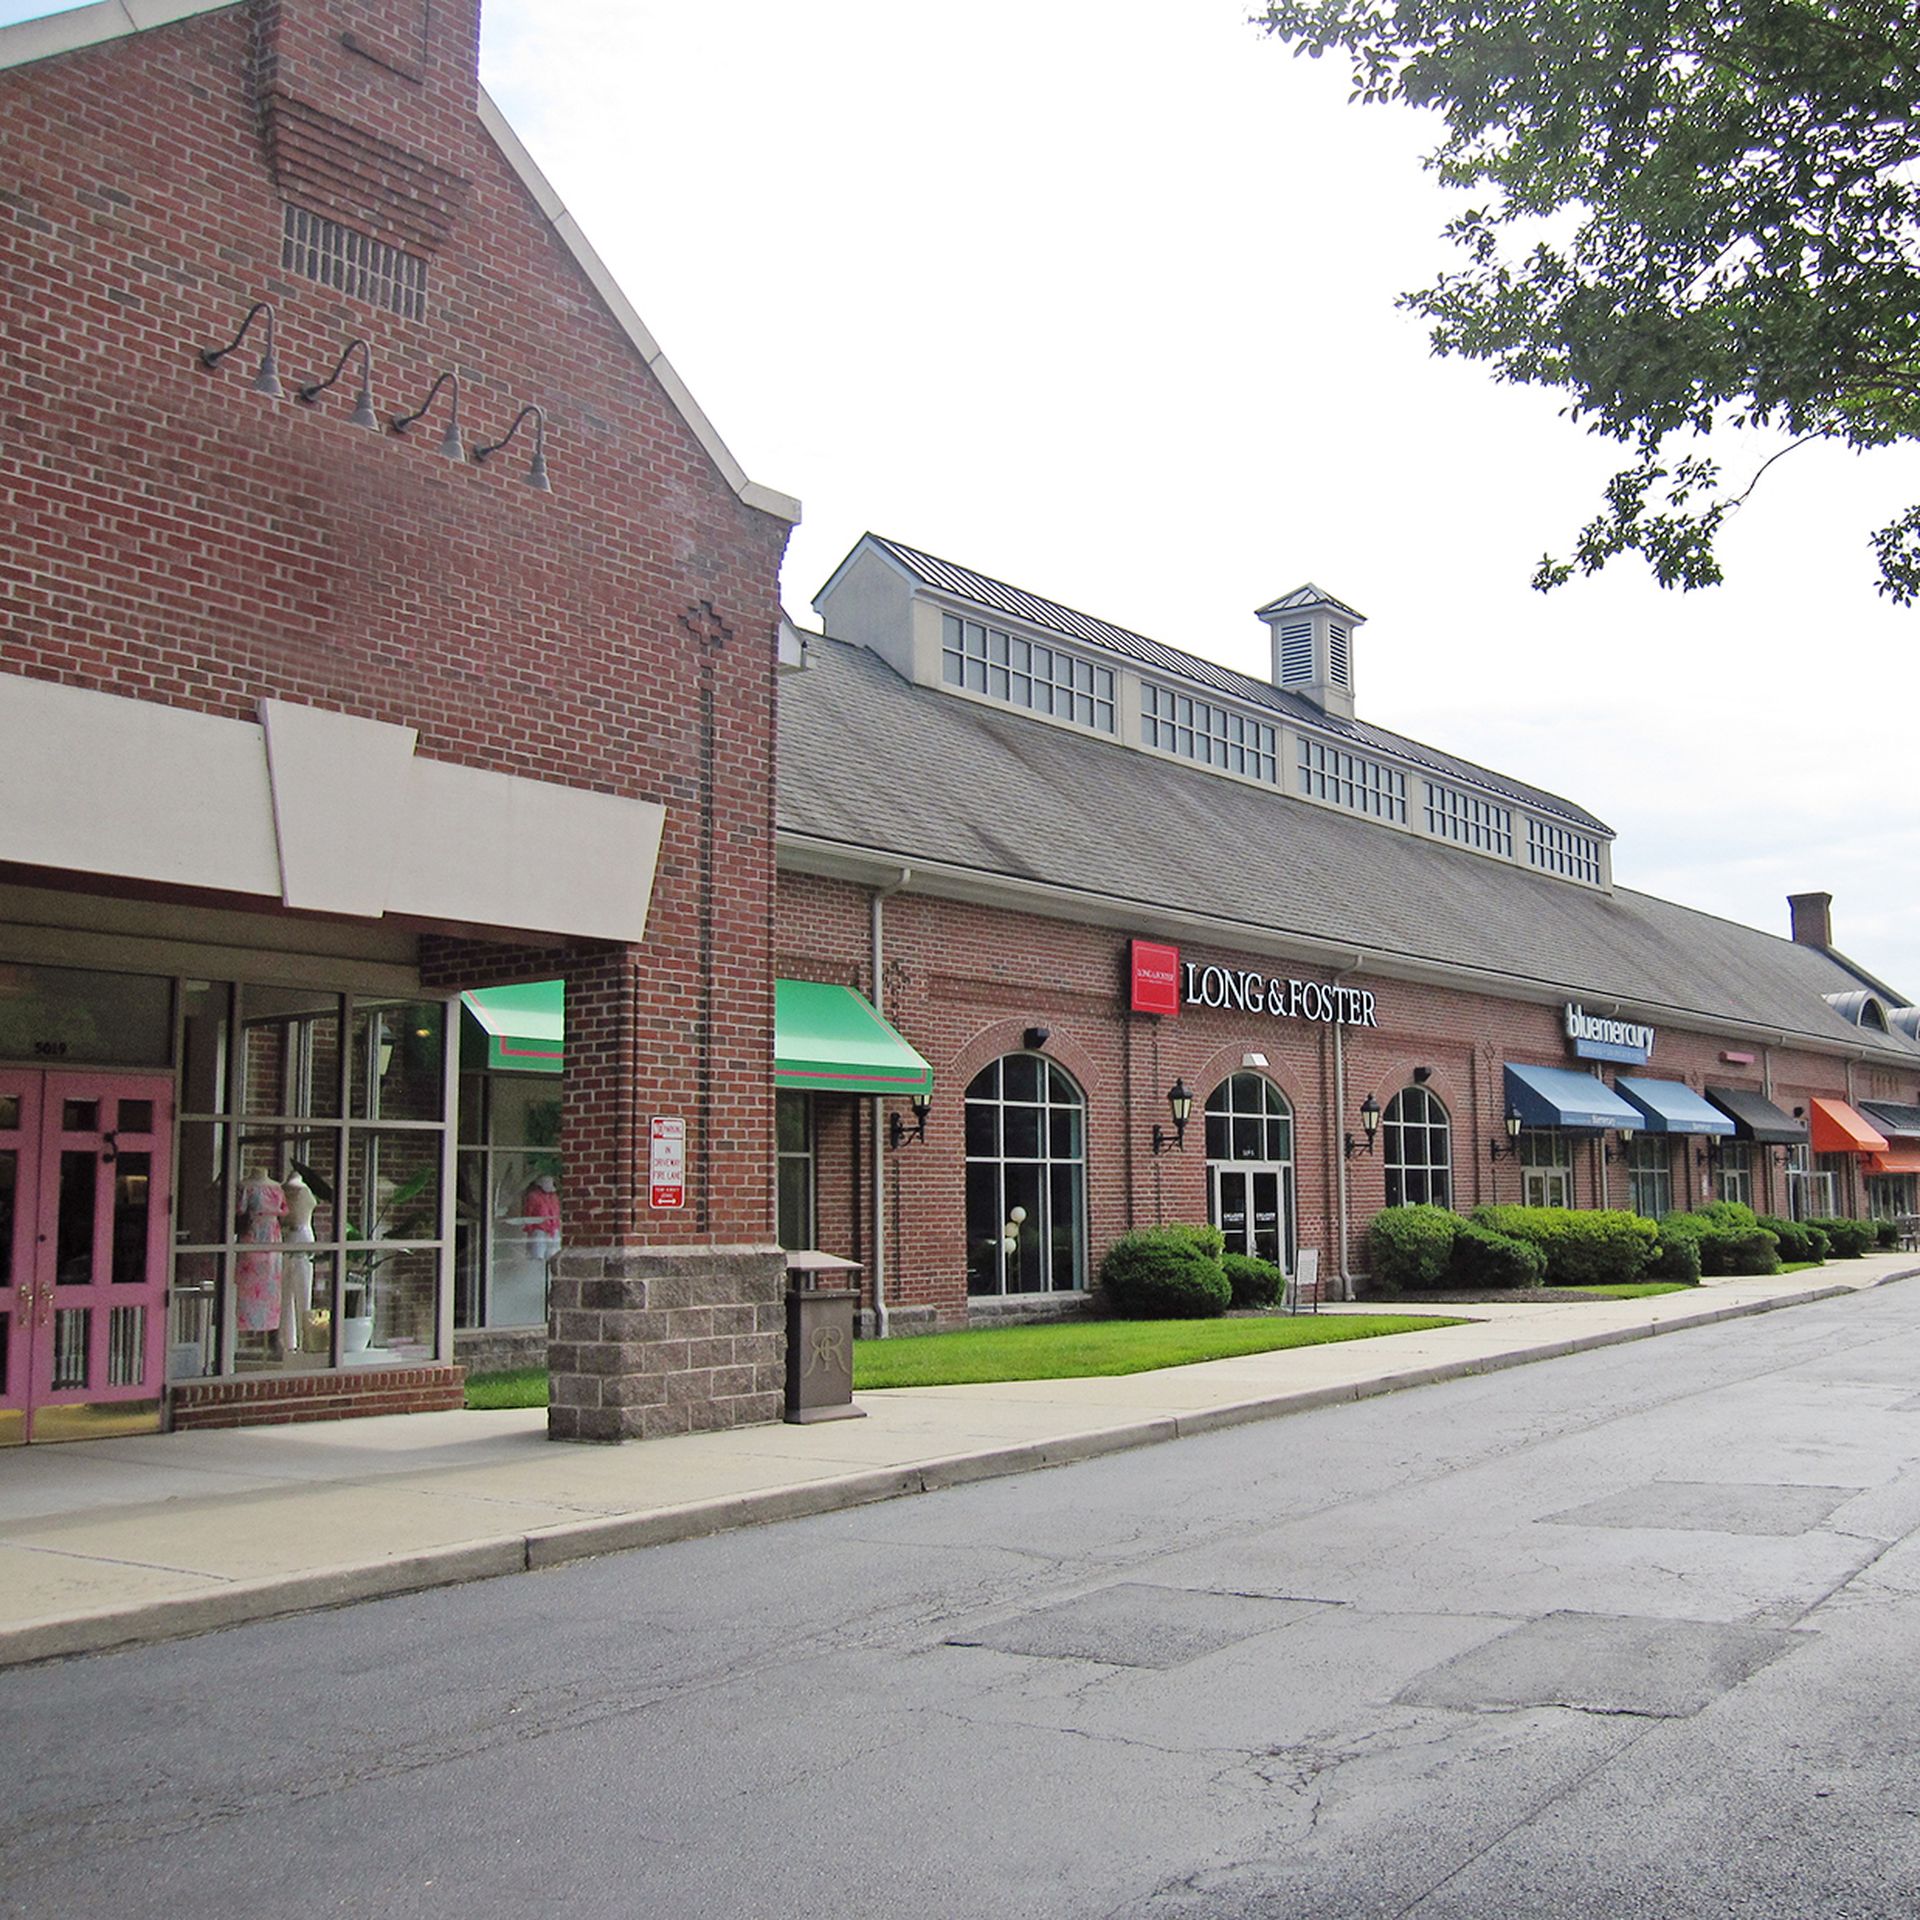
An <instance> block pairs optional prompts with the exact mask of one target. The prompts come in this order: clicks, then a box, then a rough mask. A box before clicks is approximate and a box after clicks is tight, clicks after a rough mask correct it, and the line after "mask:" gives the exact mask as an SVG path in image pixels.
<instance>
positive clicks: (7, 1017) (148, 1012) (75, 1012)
mask: <svg viewBox="0 0 1920 1920" xmlns="http://www.w3.org/2000/svg"><path fill="white" fill-rule="evenodd" d="M172 1057H173V982H172V981H171V980H168V979H161V978H157V977H156V976H154V975H152V974H142V973H96V972H93V971H91V970H90V969H86V968H81V967H38V966H23V965H16V964H15V963H13V962H11V961H9V962H7V963H5V964H0V1060H31V1061H34V1062H35V1063H37V1064H38V1065H40V1066H45V1067H72V1066H92V1067H164V1066H166V1065H167V1064H168V1063H169V1062H170V1061H171V1059H172Z"/></svg>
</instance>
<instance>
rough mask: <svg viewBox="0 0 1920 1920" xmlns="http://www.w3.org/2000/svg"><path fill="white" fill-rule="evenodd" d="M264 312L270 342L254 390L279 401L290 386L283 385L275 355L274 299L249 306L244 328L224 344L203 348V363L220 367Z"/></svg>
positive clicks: (257, 373) (205, 365)
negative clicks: (222, 345)
mask: <svg viewBox="0 0 1920 1920" xmlns="http://www.w3.org/2000/svg"><path fill="white" fill-rule="evenodd" d="M263 315H264V316H265V319H266V332H267V340H266V345H265V346H264V347H263V348H262V349H261V353H260V365H259V368H258V369H257V371H256V372H255V373H254V376H253V390H254V392H255V393H264V394H265V395H266V396H267V397H268V398H269V399H271V400H278V399H281V398H283V397H284V395H285V393H286V389H285V388H284V387H282V386H281V384H280V367H279V363H278V362H277V361H276V360H275V359H274V357H273V302H272V301H271V300H256V301H255V302H254V303H253V305H252V306H250V307H249V308H248V309H247V317H246V318H245V319H244V320H242V321H241V322H240V331H239V332H238V333H236V334H235V335H234V336H233V338H232V339H231V340H229V341H228V342H227V344H226V345H225V346H224V347H202V348H201V349H200V364H201V365H202V366H203V367H205V368H207V369H208V370H209V371H211V370H212V369H213V368H215V367H217V366H218V365H219V364H220V362H221V361H222V360H224V359H225V358H226V357H227V355H228V354H230V353H233V352H235V351H237V350H238V348H239V346H240V343H241V341H243V340H244V339H245V338H246V337H247V335H248V334H249V333H250V332H252V330H253V323H254V322H255V321H256V320H258V319H260V318H261V317H262V316H263Z"/></svg>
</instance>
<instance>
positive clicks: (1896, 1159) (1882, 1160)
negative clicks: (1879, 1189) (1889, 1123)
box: [1867, 1147, 1920, 1173]
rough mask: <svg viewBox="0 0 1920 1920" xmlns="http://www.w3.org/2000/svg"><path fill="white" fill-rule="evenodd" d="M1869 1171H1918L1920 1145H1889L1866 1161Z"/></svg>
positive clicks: (1919, 1165) (1919, 1166)
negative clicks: (1883, 1151)
mask: <svg viewBox="0 0 1920 1920" xmlns="http://www.w3.org/2000/svg"><path fill="white" fill-rule="evenodd" d="M1867 1171H1868V1172H1869V1173H1920V1147H1889V1148H1888V1149H1887V1151H1886V1152H1885V1153H1876V1154H1875V1155H1874V1156H1873V1157H1872V1158H1871V1159H1870V1160H1869V1161H1868V1162H1867Z"/></svg>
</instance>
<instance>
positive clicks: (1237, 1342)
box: [467, 1313, 1460, 1407]
mask: <svg viewBox="0 0 1920 1920" xmlns="http://www.w3.org/2000/svg"><path fill="white" fill-rule="evenodd" d="M1459 1324H1460V1322H1459V1319H1458V1317H1457V1316H1456V1317H1452V1318H1443V1317H1441V1316H1439V1315H1436V1314H1408V1313H1366V1314H1360V1313H1326V1314H1315V1313H1308V1314H1300V1315H1297V1316H1296V1315H1291V1314H1289V1315H1277V1316H1275V1317H1273V1318H1271V1319H1269V1318H1265V1317H1257V1318H1249V1319H1233V1320H1070V1321H1056V1322H1053V1323H1050V1324H1047V1325H1043V1326H1034V1327H986V1328H980V1329H977V1330H975V1331H972V1332H968V1333H929V1334H919V1335H915V1336H914V1337H913V1338H911V1339H906V1340H857V1341H855V1342H854V1348H853V1384H854V1385H855V1386H856V1387H950V1386H964V1385H969V1384H978V1383H981V1382H984V1381H989V1380H1081V1379H1088V1378H1092V1377H1095V1376H1100V1375H1107V1374H1116V1373H1149V1372H1151V1371H1152V1370H1153V1369H1154V1368H1156V1367H1185V1366H1191V1365H1192V1364H1193V1363H1194V1362H1195V1361H1196V1360H1227V1359H1231V1358H1232V1357H1233V1356H1234V1355H1236V1354H1242V1353H1271V1352H1273V1351H1274V1350H1275V1349H1276V1348H1279V1347H1317V1346H1323V1345H1325V1344H1326V1343H1327V1342H1329V1341H1333V1340H1370V1339H1372V1338H1374V1336H1375V1335H1377V1334H1383V1333H1411V1332H1413V1331H1415V1330H1416V1329H1418V1328H1420V1327H1455V1326H1458V1325H1459ZM546 1404H547V1374H546V1369H545V1368H544V1367H521V1368H518V1369H516V1370H515V1371H513V1372H511V1373H476V1374H470V1375H469V1376H468V1378H467V1405H468V1406H469V1407H544V1406H545V1405H546Z"/></svg>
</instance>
